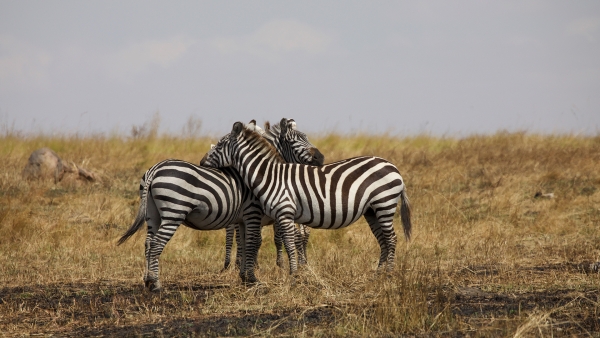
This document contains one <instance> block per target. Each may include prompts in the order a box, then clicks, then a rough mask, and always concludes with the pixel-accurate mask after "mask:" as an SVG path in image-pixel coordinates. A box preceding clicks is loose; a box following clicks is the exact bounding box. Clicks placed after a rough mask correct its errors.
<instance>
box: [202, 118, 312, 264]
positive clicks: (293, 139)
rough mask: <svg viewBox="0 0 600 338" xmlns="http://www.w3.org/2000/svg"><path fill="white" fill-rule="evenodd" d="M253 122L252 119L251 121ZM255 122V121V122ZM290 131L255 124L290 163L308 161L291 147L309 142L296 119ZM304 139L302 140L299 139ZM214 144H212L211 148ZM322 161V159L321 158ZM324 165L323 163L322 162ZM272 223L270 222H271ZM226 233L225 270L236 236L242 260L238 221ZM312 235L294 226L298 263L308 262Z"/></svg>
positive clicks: (280, 253)
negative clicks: (284, 132)
mask: <svg viewBox="0 0 600 338" xmlns="http://www.w3.org/2000/svg"><path fill="white" fill-rule="evenodd" d="M250 123H252V121H251V122H250ZM254 123H255V122H254ZM287 124H288V128H287V130H288V133H286V134H282V133H281V128H280V126H279V125H278V124H276V125H274V126H273V127H271V124H270V123H269V122H268V121H267V122H265V128H264V129H262V128H260V127H258V126H254V130H255V131H256V132H258V133H259V134H260V135H261V136H263V137H264V138H266V139H267V140H268V141H269V143H271V144H272V145H273V146H274V147H275V148H276V149H278V151H279V153H280V154H287V155H285V156H284V160H285V161H286V162H288V163H306V161H307V160H306V159H304V158H301V157H300V156H299V155H300V154H302V153H303V152H302V151H301V149H298V150H295V149H290V147H292V146H295V147H302V146H304V144H306V142H308V138H307V137H306V135H305V134H304V133H302V132H300V131H298V130H297V127H296V121H295V120H294V119H289V120H288V123H287ZM299 140H302V141H299ZM308 143H310V142H308ZM213 147H214V145H212V144H211V149H212V148H213ZM321 162H322V160H321ZM321 165H322V163H321ZM269 225H270V224H269ZM273 227H274V235H275V236H274V237H275V238H274V239H275V248H276V252H277V260H276V264H277V266H279V267H283V249H282V246H283V245H282V244H283V240H282V237H281V232H280V231H278V230H277V224H276V223H275V224H273ZM226 229H227V230H226V235H225V263H224V265H223V270H222V271H225V270H226V269H228V268H229V266H230V264H231V248H232V247H233V239H234V237H235V238H236V242H237V243H238V246H237V248H238V252H237V255H236V257H237V258H236V261H235V263H236V266H238V267H239V264H240V261H239V259H238V258H241V253H240V246H239V238H238V237H236V236H235V234H236V233H237V231H238V223H235V224H231V225H230V226H228V227H227V228H226ZM309 237H310V229H309V228H308V227H306V226H304V225H302V224H298V228H295V227H294V241H295V244H296V248H297V249H298V263H299V264H306V263H307V255H306V247H307V245H308V239H309Z"/></svg>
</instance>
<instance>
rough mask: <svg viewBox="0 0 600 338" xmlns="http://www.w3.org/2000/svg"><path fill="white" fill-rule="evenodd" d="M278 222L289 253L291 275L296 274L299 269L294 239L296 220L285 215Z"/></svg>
mask: <svg viewBox="0 0 600 338" xmlns="http://www.w3.org/2000/svg"><path fill="white" fill-rule="evenodd" d="M278 222H279V231H280V232H281V235H282V237H283V245H284V246H285V251H286V252H287V254H288V260H289V263H290V275H294V274H295V273H296V271H297V270H298V262H296V243H295V240H294V230H295V229H294V222H293V221H292V220H291V219H287V218H283V217H281V218H280V219H279V221H278Z"/></svg>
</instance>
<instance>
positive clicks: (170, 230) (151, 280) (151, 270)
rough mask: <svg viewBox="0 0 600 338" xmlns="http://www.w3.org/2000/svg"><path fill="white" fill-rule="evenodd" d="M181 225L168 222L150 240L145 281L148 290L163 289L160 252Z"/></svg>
mask: <svg viewBox="0 0 600 338" xmlns="http://www.w3.org/2000/svg"><path fill="white" fill-rule="evenodd" d="M178 227H179V224H166V225H163V226H161V227H160V229H159V230H158V233H157V234H156V235H154V236H153V238H152V239H151V240H150V245H149V249H148V256H147V262H148V273H147V274H146V276H145V278H144V283H145V285H146V288H148V290H150V291H153V292H156V291H161V290H162V286H161V283H160V280H159V274H158V272H159V267H158V260H159V258H160V254H161V253H162V251H163V249H164V248H165V245H167V243H168V242H169V240H170V239H171V237H173V234H174V233H175V231H176V230H177V228H178Z"/></svg>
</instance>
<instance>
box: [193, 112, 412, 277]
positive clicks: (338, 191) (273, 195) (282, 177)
mask: <svg viewBox="0 0 600 338" xmlns="http://www.w3.org/2000/svg"><path fill="white" fill-rule="evenodd" d="M280 126H281V130H282V132H285V131H286V128H287V120H286V119H282V120H281V123H280ZM201 165H203V166H206V167H213V168H227V167H232V168H235V169H236V170H238V172H239V173H240V175H241V176H242V179H243V180H244V183H245V184H247V185H248V187H250V189H251V190H252V192H253V193H254V195H255V196H257V197H258V199H259V200H260V204H261V206H262V208H263V210H264V212H265V214H266V215H268V216H269V217H271V218H273V219H274V220H275V222H277V223H279V227H280V229H281V231H282V232H283V239H284V245H285V248H286V251H287V253H288V257H289V263H290V273H291V274H294V273H295V272H296V269H297V263H296V257H295V255H296V252H295V251H296V250H295V243H294V241H293V230H292V228H293V224H294V221H296V222H298V223H301V224H304V225H307V226H309V227H312V228H320V229H339V228H342V227H346V226H348V225H350V224H352V223H354V222H355V221H357V220H358V219H359V218H360V217H361V216H364V217H365V219H366V221H367V223H368V224H369V227H370V229H371V231H372V232H373V234H374V235H375V237H376V238H377V241H378V243H379V246H380V249H381V254H380V258H379V264H378V268H381V267H383V266H384V265H385V266H386V267H387V268H388V269H391V268H392V267H393V266H394V259H395V254H396V234H395V232H394V227H393V218H394V214H395V212H396V207H397V205H398V202H399V201H400V216H401V219H402V225H403V228H404V236H405V237H406V239H407V240H409V239H410V234H411V220H410V205H409V201H408V196H407V194H406V187H405V185H404V181H403V179H402V176H400V173H399V172H398V169H397V168H396V167H395V166H394V165H393V164H392V163H390V162H388V161H386V160H384V159H382V158H379V157H373V156H363V157H355V158H350V159H346V160H342V161H339V162H335V163H331V164H327V165H324V166H322V167H315V166H310V165H303V164H290V163H285V161H284V160H283V159H282V158H281V156H279V154H278V153H277V151H276V150H275V148H274V147H272V146H271V145H270V144H269V143H268V142H267V141H266V140H265V139H264V138H263V137H260V135H258V134H257V133H255V132H253V131H251V130H244V128H243V125H242V124H241V123H239V122H236V123H235V124H234V125H233V129H232V131H231V133H229V134H228V135H226V136H224V137H223V138H222V139H221V140H220V141H219V142H218V143H217V145H216V146H215V147H214V148H213V149H211V150H210V151H209V152H208V153H207V155H206V156H205V157H204V158H203V160H202V162H201ZM249 231H256V229H249ZM256 250H257V248H250V249H249V251H248V252H247V253H246V254H247V255H248V256H247V257H246V259H247V260H251V261H252V262H253V260H254V259H255V257H256V253H257V252H256ZM246 264H247V266H248V262H246ZM251 268H253V266H251V267H250V268H249V269H247V271H246V273H247V276H246V279H247V281H249V282H255V281H256V277H255V276H254V273H253V270H251Z"/></svg>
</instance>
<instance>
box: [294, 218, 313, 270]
mask: <svg viewBox="0 0 600 338" xmlns="http://www.w3.org/2000/svg"><path fill="white" fill-rule="evenodd" d="M297 236H298V237H297V238H296V249H297V250H298V264H300V265H306V264H307V263H308V258H307V255H306V247H307V246H308V237H309V236H310V228H309V227H307V226H306V225H304V224H298V231H297Z"/></svg>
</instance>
